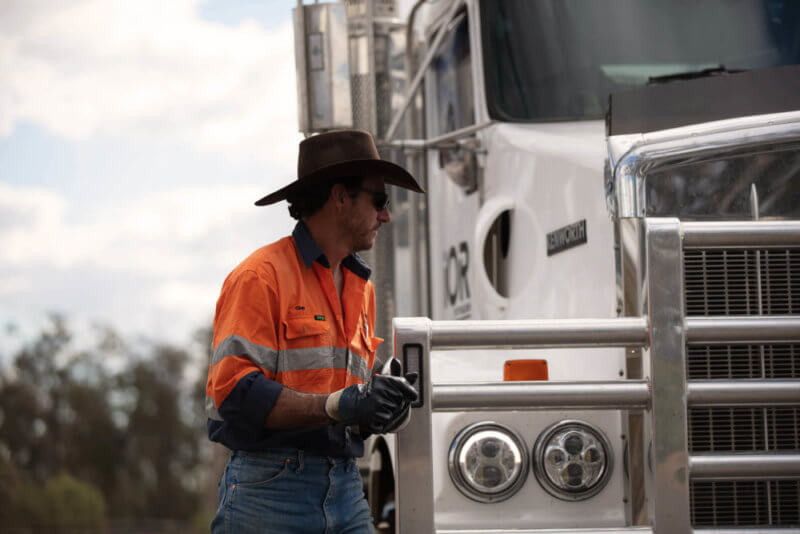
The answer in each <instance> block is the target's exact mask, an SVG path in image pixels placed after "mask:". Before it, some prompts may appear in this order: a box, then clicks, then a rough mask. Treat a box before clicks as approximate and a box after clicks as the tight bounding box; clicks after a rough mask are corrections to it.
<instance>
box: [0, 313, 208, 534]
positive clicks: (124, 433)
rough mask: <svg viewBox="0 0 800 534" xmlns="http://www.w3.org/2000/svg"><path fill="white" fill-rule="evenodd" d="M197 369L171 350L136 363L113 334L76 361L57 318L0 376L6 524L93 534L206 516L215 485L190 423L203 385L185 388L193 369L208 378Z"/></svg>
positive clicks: (1, 491) (140, 354) (142, 351)
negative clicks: (205, 496)
mask: <svg viewBox="0 0 800 534" xmlns="http://www.w3.org/2000/svg"><path fill="white" fill-rule="evenodd" d="M206 336H207V333H206V332H205V330H204V331H202V333H198V334H197V335H196V341H199V340H201V339H205V338H206ZM199 359H200V358H193V357H192V356H191V355H190V353H189V352H188V351H187V350H184V349H182V348H178V347H173V346H168V345H158V344H142V343H139V344H138V345H137V351H136V352H134V351H133V350H131V349H130V347H129V346H128V345H126V343H125V341H124V340H123V339H122V338H121V337H120V336H119V335H118V334H116V333H115V332H114V331H113V330H111V329H110V328H105V330H104V331H103V332H102V339H101V340H100V342H99V343H98V344H97V346H96V347H90V348H88V349H87V348H85V347H83V348H82V349H81V350H80V351H78V350H75V349H74V348H73V347H72V335H71V333H70V331H69V329H68V327H67V324H66V322H65V321H64V320H63V319H62V318H60V317H57V316H54V317H52V318H51V324H50V325H49V326H48V327H47V328H45V329H44V330H43V331H42V332H41V334H40V335H39V337H38V338H37V339H36V340H34V341H33V342H31V343H30V344H28V345H27V346H25V347H24V348H23V349H22V350H20V351H19V353H18V354H16V355H15V357H14V358H13V363H12V366H11V368H10V369H8V370H6V371H5V372H2V373H0V414H2V417H0V524H4V525H5V524H8V525H18V526H27V527H37V526H38V527H42V526H44V525H47V526H48V528H47V529H45V531H47V532H50V531H53V532H55V530H52V529H49V527H50V526H53V527H54V528H55V526H59V527H65V528H66V527H74V528H79V527H80V528H95V529H96V528H98V527H102V525H103V524H105V521H106V519H105V518H106V517H108V518H113V519H114V520H115V521H118V520H127V521H128V523H136V522H137V521H139V520H142V519H147V520H159V519H161V520H177V521H183V522H190V521H192V519H193V518H196V517H198V516H199V515H201V514H202V513H203V510H202V508H201V504H200V503H201V501H200V496H201V494H202V493H204V492H206V493H208V491H207V490H206V489H205V488H203V487H199V486H198V481H208V480H213V479H214V477H209V476H208V475H207V474H205V473H204V472H203V470H204V469H206V465H205V463H204V460H203V458H201V446H202V445H203V444H204V442H205V441H206V438H205V435H204V432H203V430H204V426H205V425H204V423H205V421H204V420H203V419H201V418H199V417H198V416H197V414H196V413H195V412H197V411H198V410H202V398H203V391H200V392H197V391H195V390H196V389H197V388H198V387H201V382H202V383H204V378H203V379H202V380H201V379H200V378H198V379H197V380H196V381H195V382H194V383H190V382H189V381H188V380H187V378H186V375H187V373H186V371H187V370H190V369H192V366H195V367H196V366H201V367H202V369H200V370H197V371H198V372H199V374H200V375H203V377H204V375H205V372H206V365H207V362H206V361H198V360H199ZM112 361H113V365H111V364H110V363H109V362H112ZM197 374H198V373H194V375H197ZM201 421H202V423H203V424H202V425H201V424H199V423H201ZM214 490H215V488H214ZM47 521H49V523H47Z"/></svg>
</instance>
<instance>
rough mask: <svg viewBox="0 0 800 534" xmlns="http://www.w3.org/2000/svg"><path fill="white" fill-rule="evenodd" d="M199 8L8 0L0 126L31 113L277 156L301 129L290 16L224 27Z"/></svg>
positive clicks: (71, 130)
mask: <svg viewBox="0 0 800 534" xmlns="http://www.w3.org/2000/svg"><path fill="white" fill-rule="evenodd" d="M197 8H198V1H197V0H170V1H168V2H163V1H161V0H135V1H134V0H131V1H117V2H109V1H108V0H78V1H71V2H55V3H54V2H34V1H30V0H25V1H17V2H13V1H11V2H5V3H4V6H3V11H4V17H3V18H4V22H0V72H3V73H4V75H3V79H2V81H0V136H8V135H10V133H11V132H12V131H13V129H14V125H15V124H16V123H18V122H20V121H30V122H33V123H35V124H39V125H42V126H44V127H45V128H47V129H48V130H50V131H52V132H55V133H56V134H58V135H61V136H64V137H66V138H69V139H84V138H87V137H90V136H95V135H105V134H113V135H127V136H132V137H137V138H149V139H166V140H169V141H172V140H176V139H177V140H178V141H180V142H184V143H188V144H190V145H191V146H194V147H196V148H198V149H201V150H212V151H217V152H221V153H224V154H227V155H230V156H233V157H236V158H246V159H253V158H255V159H260V160H262V161H265V162H271V163H276V164H280V165H285V161H286V155H287V154H294V153H295V150H296V143H297V140H298V136H297V135H296V134H295V132H296V131H297V127H296V125H297V119H296V94H295V77H294V60H293V54H294V49H293V47H294V44H293V37H292V30H291V25H290V24H289V23H288V22H287V23H285V24H283V25H282V26H280V27H279V28H277V29H274V30H270V31H267V30H265V29H264V28H263V27H261V26H260V25H258V24H256V23H255V22H252V21H244V22H242V23H241V24H240V25H239V26H237V27H229V26H224V25H221V24H214V23H211V22H208V21H204V20H202V19H201V18H200V17H199V16H198V9H197ZM288 10H289V6H287V16H288ZM287 132H292V135H287Z"/></svg>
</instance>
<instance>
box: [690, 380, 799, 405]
mask: <svg viewBox="0 0 800 534" xmlns="http://www.w3.org/2000/svg"><path fill="white" fill-rule="evenodd" d="M688 401H689V406H690V407H692V408H697V407H707V406H728V407H735V406H785V405H795V404H800V380H692V381H690V382H689V391H688Z"/></svg>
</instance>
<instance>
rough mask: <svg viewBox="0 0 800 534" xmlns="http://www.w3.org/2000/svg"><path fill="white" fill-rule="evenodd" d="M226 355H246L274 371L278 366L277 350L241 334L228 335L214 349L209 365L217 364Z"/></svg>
mask: <svg viewBox="0 0 800 534" xmlns="http://www.w3.org/2000/svg"><path fill="white" fill-rule="evenodd" d="M226 356H247V357H248V358H249V359H250V360H251V361H252V362H253V363H255V364H257V365H258V366H260V367H262V368H264V369H266V370H267V371H271V372H273V373H274V372H275V371H276V369H277V367H278V351H277V350H274V349H271V348H269V347H265V346H264V345H257V344H255V343H253V342H252V341H249V340H247V339H245V338H243V337H242V336H228V337H226V338H225V339H223V340H222V341H221V342H220V343H219V345H217V348H216V349H214V356H213V357H212V358H211V365H217V364H218V363H219V362H221V361H222V360H223V358H225V357H226Z"/></svg>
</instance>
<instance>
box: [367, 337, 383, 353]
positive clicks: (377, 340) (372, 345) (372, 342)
mask: <svg viewBox="0 0 800 534" xmlns="http://www.w3.org/2000/svg"><path fill="white" fill-rule="evenodd" d="M381 343H383V338H382V337H371V338H369V350H371V351H372V352H375V351H376V350H377V349H378V345H380V344H381Z"/></svg>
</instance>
